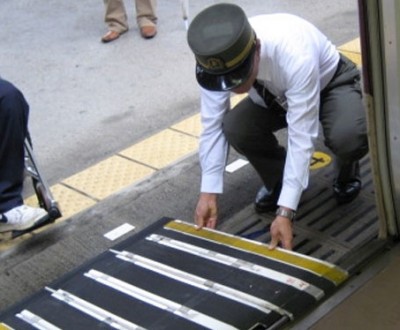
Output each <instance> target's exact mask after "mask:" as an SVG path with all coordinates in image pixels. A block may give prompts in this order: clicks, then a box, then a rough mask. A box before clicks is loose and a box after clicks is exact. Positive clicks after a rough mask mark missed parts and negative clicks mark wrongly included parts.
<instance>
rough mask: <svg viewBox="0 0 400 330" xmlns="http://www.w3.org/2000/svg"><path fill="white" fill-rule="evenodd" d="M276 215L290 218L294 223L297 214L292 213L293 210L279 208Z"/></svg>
mask: <svg viewBox="0 0 400 330" xmlns="http://www.w3.org/2000/svg"><path fill="white" fill-rule="evenodd" d="M276 215H277V216H278V215H279V216H281V217H285V218H288V219H289V220H290V221H293V219H294V217H295V215H296V212H295V211H292V210H287V209H284V208H282V207H278V209H277V210H276Z"/></svg>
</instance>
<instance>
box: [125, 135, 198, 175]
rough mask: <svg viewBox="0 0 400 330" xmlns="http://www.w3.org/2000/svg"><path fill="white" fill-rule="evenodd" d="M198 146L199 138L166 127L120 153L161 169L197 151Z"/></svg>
mask: <svg viewBox="0 0 400 330" xmlns="http://www.w3.org/2000/svg"><path fill="white" fill-rule="evenodd" d="M197 148H198V139H197V138H195V137H192V136H188V135H186V134H182V133H179V132H176V131H173V130H170V129H166V130H164V131H162V132H160V133H158V134H155V135H153V136H151V137H150V138H148V139H146V140H144V141H142V142H139V143H137V144H135V145H134V146H132V147H130V148H127V149H125V150H123V151H121V152H120V153H119V154H120V155H123V156H125V157H127V158H130V159H133V160H137V161H139V162H141V163H143V164H147V165H149V166H152V167H154V168H157V169H160V168H162V167H165V166H167V165H170V164H172V163H174V162H176V161H177V160H179V159H181V158H182V157H184V156H186V155H188V154H189V153H191V152H194V151H196V150H197Z"/></svg>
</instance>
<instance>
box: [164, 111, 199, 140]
mask: <svg viewBox="0 0 400 330" xmlns="http://www.w3.org/2000/svg"><path fill="white" fill-rule="evenodd" d="M171 128H172V129H175V130H177V131H180V132H183V133H186V134H190V135H193V136H196V137H199V136H200V134H201V130H202V126H201V120H200V113H198V114H196V115H194V116H191V117H189V118H187V119H185V120H182V121H181V122H179V123H177V124H175V125H173V126H171Z"/></svg>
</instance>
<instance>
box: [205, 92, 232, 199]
mask: <svg viewBox="0 0 400 330" xmlns="http://www.w3.org/2000/svg"><path fill="white" fill-rule="evenodd" d="M229 109H230V93H229V92H211V91H207V90H205V89H203V88H201V122H202V127H203V131H202V133H201V136H200V146H199V157H200V165H201V171H202V176H201V192H208V193H222V192H223V177H224V171H225V165H226V159H227V155H228V143H227V141H226V139H225V136H224V134H223V132H222V120H223V117H224V114H225V112H226V111H228V110H229Z"/></svg>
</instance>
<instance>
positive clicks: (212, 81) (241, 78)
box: [196, 52, 253, 92]
mask: <svg viewBox="0 0 400 330" xmlns="http://www.w3.org/2000/svg"><path fill="white" fill-rule="evenodd" d="M252 59H253V52H251V53H250V56H248V57H247V58H246V60H244V61H243V63H242V64H241V65H240V66H239V67H237V68H236V69H234V70H233V71H229V72H227V73H225V74H211V73H208V72H207V71H205V70H204V69H203V67H202V66H200V65H199V64H196V78H197V81H198V83H199V84H200V86H202V87H203V88H205V89H208V90H210V91H219V92H222V91H230V90H232V89H235V88H236V87H239V86H240V85H241V84H243V83H244V82H245V81H246V80H247V79H248V78H249V76H250V72H251V69H252V63H253V60H252Z"/></svg>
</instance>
